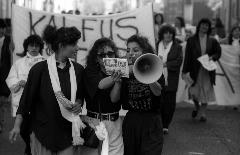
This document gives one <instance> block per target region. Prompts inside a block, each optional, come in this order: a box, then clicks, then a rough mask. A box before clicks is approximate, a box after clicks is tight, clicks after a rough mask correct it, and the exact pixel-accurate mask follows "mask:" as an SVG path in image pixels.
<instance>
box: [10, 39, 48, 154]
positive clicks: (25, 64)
mask: <svg viewBox="0 0 240 155" xmlns="http://www.w3.org/2000/svg"><path fill="white" fill-rule="evenodd" d="M23 48H24V51H23V53H22V56H23V58H20V59H18V60H17V61H16V62H15V63H14V64H13V66H12V67H11V70H10V72H9V74H8V77H7V79H6V83H7V85H8V87H9V89H10V90H11V93H12V116H13V117H16V112H17V108H18V106H19V101H20V98H21V96H22V92H23V88H24V86H25V84H26V81H27V77H28V73H29V70H30V69H31V67H32V66H33V65H35V64H36V63H38V62H40V61H43V60H44V58H43V57H42V55H41V54H42V49H43V41H42V39H41V38H40V37H39V36H38V35H31V36H29V37H28V38H27V39H25V40H24V43H23ZM23 124H24V125H22V127H21V132H20V134H21V137H22V138H23V140H24V141H25V143H26V149H25V154H31V149H30V135H29V133H28V131H27V130H28V128H29V125H28V121H24V123H23Z"/></svg>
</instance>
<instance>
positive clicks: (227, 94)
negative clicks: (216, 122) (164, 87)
mask: <svg viewBox="0 0 240 155" xmlns="http://www.w3.org/2000/svg"><path fill="white" fill-rule="evenodd" d="M182 46H183V53H185V46H186V44H185V43H184V44H183V45H182ZM221 48H222V56H221V58H220V60H219V61H218V62H217V66H218V67H217V71H216V72H217V75H216V85H215V86H214V90H215V95H216V102H214V103H212V104H217V105H231V106H233V105H240V48H239V47H234V46H230V45H221ZM181 101H188V89H187V88H186V84H185V82H184V81H183V80H182V79H181V76H180V80H179V86H178V92H177V102H181Z"/></svg>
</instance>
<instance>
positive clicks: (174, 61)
mask: <svg viewBox="0 0 240 155" xmlns="http://www.w3.org/2000/svg"><path fill="white" fill-rule="evenodd" d="M175 35H176V32H175V29H174V28H173V27H172V26H171V25H164V26H162V28H161V29H160V32H159V43H158V44H157V45H158V56H159V57H160V58H162V60H163V63H164V64H163V67H164V70H163V75H164V78H165V87H164V89H163V93H162V97H163V101H164V102H163V104H162V108H161V115H162V122H163V133H164V134H167V133H168V127H169V124H170V123H171V121H172V118H173V114H174V111H175V108H176V94H177V89H178V81H179V73H180V67H181V64H182V59H183V54H182V47H181V46H180V45H179V44H178V43H177V42H176V41H175Z"/></svg>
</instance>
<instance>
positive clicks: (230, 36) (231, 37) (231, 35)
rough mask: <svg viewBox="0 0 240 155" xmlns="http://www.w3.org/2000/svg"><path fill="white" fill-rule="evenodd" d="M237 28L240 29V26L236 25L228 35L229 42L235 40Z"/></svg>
mask: <svg viewBox="0 0 240 155" xmlns="http://www.w3.org/2000/svg"><path fill="white" fill-rule="evenodd" d="M236 29H239V30H240V26H234V27H233V28H232V29H231V31H230V34H229V36H228V43H229V44H232V42H233V31H234V30H236Z"/></svg>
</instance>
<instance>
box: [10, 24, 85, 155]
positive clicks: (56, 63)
mask: <svg viewBox="0 0 240 155" xmlns="http://www.w3.org/2000/svg"><path fill="white" fill-rule="evenodd" d="M80 37H81V33H80V32H79V30H78V29H77V28H76V27H62V28H59V29H58V30H57V31H56V33H55V34H54V37H53V38H54V41H53V43H52V49H53V51H54V54H52V55H51V56H50V57H49V58H48V59H47V60H46V61H42V62H40V63H38V64H36V65H34V66H33V67H32V68H31V70H30V72H29V75H28V79H27V82H26V85H25V87H24V90H23V94H22V97H21V100H20V103H19V107H18V110H17V116H16V120H15V124H14V128H13V129H12V130H11V132H10V135H9V139H10V141H11V142H13V141H15V140H16V138H17V136H18V134H19V130H20V126H21V124H22V121H23V119H25V118H26V116H27V115H28V114H30V116H29V119H30V126H31V153H32V155H53V154H54V155H73V154H74V153H75V149H74V147H73V146H75V145H81V144H83V139H82V138H81V137H80V130H81V129H82V128H83V127H84V124H83V123H82V121H81V119H80V117H79V113H80V112H81V108H82V102H83V83H82V75H83V74H82V71H83V67H82V66H81V65H80V64H78V63H75V62H73V61H71V60H70V59H69V58H70V57H71V56H72V54H73V53H75V52H77V51H78V49H79V47H78V45H77V42H78V39H80Z"/></svg>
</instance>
